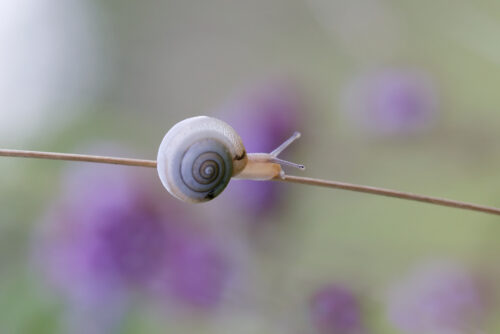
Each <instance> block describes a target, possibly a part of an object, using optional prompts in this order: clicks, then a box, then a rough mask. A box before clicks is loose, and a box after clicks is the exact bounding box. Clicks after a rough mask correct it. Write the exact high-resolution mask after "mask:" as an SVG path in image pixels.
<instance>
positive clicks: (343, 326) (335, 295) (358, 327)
mask: <svg viewBox="0 0 500 334" xmlns="http://www.w3.org/2000/svg"><path fill="white" fill-rule="evenodd" d="M310 307H311V318H312V322H313V324H314V326H315V327H316V329H317V330H318V331H319V332H320V333H325V334H354V333H361V332H362V327H363V326H362V321H361V308H360V305H359V302H358V300H357V299H356V297H355V296H354V294H353V293H352V292H351V291H350V290H348V289H346V288H344V287H341V286H338V285H328V286H325V287H323V288H321V289H320V290H318V291H317V292H316V293H315V294H314V295H313V298H312V300H311V306H310Z"/></svg>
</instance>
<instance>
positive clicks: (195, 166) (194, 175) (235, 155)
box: [157, 116, 247, 202]
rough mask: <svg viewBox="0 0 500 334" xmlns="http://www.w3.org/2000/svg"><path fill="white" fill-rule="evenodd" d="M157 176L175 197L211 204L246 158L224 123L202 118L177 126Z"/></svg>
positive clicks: (166, 140)
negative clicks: (210, 201)
mask: <svg viewBox="0 0 500 334" xmlns="http://www.w3.org/2000/svg"><path fill="white" fill-rule="evenodd" d="M157 161H158V174H159V176H160V179H161V181H162V183H163V185H164V186H165V187H166V188H167V190H168V191H169V192H170V193H171V194H172V195H174V196H175V197H177V198H179V199H181V200H183V201H187V202H204V201H209V200H211V199H213V198H215V197H216V196H217V195H219V194H220V193H221V192H222V191H223V190H224V189H225V188H226V186H227V185H228V183H229V181H230V179H231V177H232V176H233V175H235V174H237V173H239V172H240V171H241V170H242V169H243V168H244V166H245V164H246V161H247V157H246V153H245V149H244V147H243V144H242V143H241V139H240V138H239V136H238V134H237V133H236V132H235V131H234V130H233V129H232V128H231V127H230V126H229V125H228V124H226V123H225V122H223V121H220V120H218V119H215V118H211V117H206V116H199V117H193V118H188V119H186V120H184V121H181V122H179V123H177V124H176V125H175V126H174V127H172V129H170V131H168V133H167V134H166V135H165V138H164V139H163V141H162V143H161V145H160V149H159V151H158V159H157Z"/></svg>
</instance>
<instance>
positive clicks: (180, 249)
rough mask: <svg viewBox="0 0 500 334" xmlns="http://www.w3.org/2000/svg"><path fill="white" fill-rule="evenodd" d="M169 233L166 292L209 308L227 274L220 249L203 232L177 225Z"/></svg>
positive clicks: (219, 295) (226, 260) (220, 293)
mask: <svg viewBox="0 0 500 334" xmlns="http://www.w3.org/2000/svg"><path fill="white" fill-rule="evenodd" d="M173 229H174V230H173V231H171V233H169V238H168V250H167V254H168V255H167V262H166V268H167V270H166V271H165V278H166V279H165V282H166V283H167V284H168V292H169V293H170V294H171V295H173V296H174V298H176V300H178V301H181V302H183V303H184V304H185V305H188V306H191V307H195V308H198V309H210V308H213V307H215V306H217V305H219V303H220V302H221V301H222V297H223V294H224V291H225V288H226V287H227V285H228V282H229V278H230V276H231V269H232V268H231V263H230V261H229V257H228V255H227V254H224V253H223V249H222V248H221V247H219V245H218V244H217V243H216V242H215V240H213V239H210V238H209V237H207V235H204V234H203V233H201V232H199V231H195V230H193V229H189V228H186V227H185V226H184V227H180V226H178V227H177V228H175V227H174V228H173Z"/></svg>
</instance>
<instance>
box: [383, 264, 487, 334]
mask: <svg viewBox="0 0 500 334" xmlns="http://www.w3.org/2000/svg"><path fill="white" fill-rule="evenodd" d="M388 315H389V320H390V321H391V323H392V324H393V325H394V326H396V327H397V328H399V329H400V330H402V331H404V332H406V333H462V332H471V331H472V332H473V330H474V329H475V327H476V326H479V325H480V320H481V319H482V318H483V316H484V315H485V300H484V296H483V295H482V290H481V287H480V286H479V283H478V281H477V280H476V279H475V278H474V277H473V276H472V275H471V274H470V273H469V272H467V271H466V270H465V269H464V268H462V267H460V266H457V265H454V264H450V263H435V264H428V265H425V266H422V267H421V268H417V270H415V272H413V273H412V274H411V276H409V277H407V278H406V279H404V280H403V281H401V282H400V283H399V284H398V285H395V286H394V287H393V288H392V290H391V291H390V295H389V300H388Z"/></svg>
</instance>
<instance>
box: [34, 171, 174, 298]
mask: <svg viewBox="0 0 500 334" xmlns="http://www.w3.org/2000/svg"><path fill="white" fill-rule="evenodd" d="M159 205H160V203H158V201H157V199H156V198H155V196H154V194H153V193H151V191H148V189H147V188H146V187H145V186H144V183H143V182H142V181H141V180H140V178H139V177H138V175H137V174H134V171H133V170H132V169H127V168H126V167H118V166H100V165H80V166H76V167H75V168H74V169H71V170H69V172H68V173H67V175H66V178H65V181H64V182H63V191H62V196H61V198H60V199H59V201H58V202H57V203H56V204H55V205H54V208H53V210H52V212H51V213H50V215H49V217H48V218H47V220H48V223H49V226H48V231H47V238H46V240H45V243H44V248H43V250H44V259H45V260H46V263H45V264H46V269H47V272H48V274H49V277H50V278H51V280H52V282H53V283H54V284H55V285H56V286H57V287H58V288H59V289H60V290H61V291H62V292H64V293H65V294H66V295H67V296H68V297H70V298H73V299H75V300H76V301H77V302H89V301H92V300H103V299H104V300H105V299H112V298H115V297H116V296H117V295H120V294H121V293H122V292H123V291H125V290H127V289H128V288H130V287H133V286H137V285H142V284H145V283H146V282H148V281H149V280H151V279H153V278H154V276H155V275H156V274H157V273H158V271H159V270H161V269H162V264H163V261H164V258H165V255H166V228H165V226H166V225H165V222H166V217H165V215H164V214H163V213H162V212H161V211H160V209H159V207H158V206H159Z"/></svg>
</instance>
